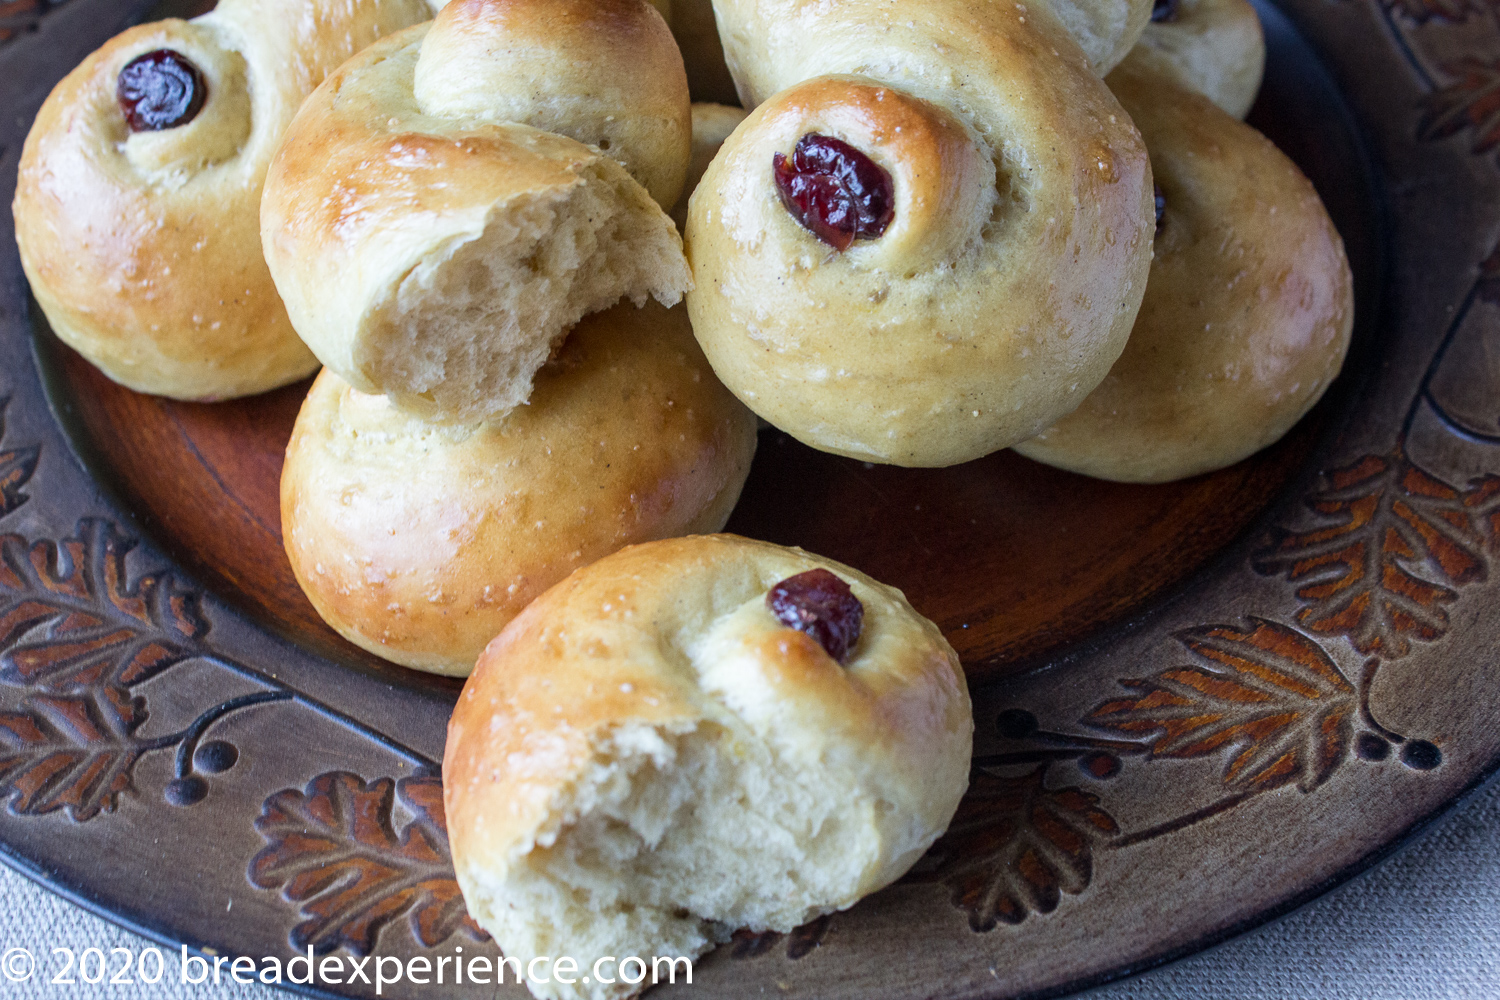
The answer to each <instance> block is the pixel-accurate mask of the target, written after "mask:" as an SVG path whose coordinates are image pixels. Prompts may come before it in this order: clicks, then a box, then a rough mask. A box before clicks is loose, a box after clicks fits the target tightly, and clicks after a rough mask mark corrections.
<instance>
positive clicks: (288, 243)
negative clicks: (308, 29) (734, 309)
mask: <svg viewBox="0 0 1500 1000" xmlns="http://www.w3.org/2000/svg"><path fill="white" fill-rule="evenodd" d="M690 142H691V120H690V115H689V110H688V92H687V80H686V77H685V76H684V73H683V68H682V57H681V55H680V54H679V53H678V51H677V46H676V43H675V42H674V41H673V40H672V35H671V32H670V31H668V29H667V26H666V24H665V22H663V21H662V18H661V15H660V14H658V13H657V12H656V10H655V9H654V8H653V7H652V6H651V5H650V4H649V3H647V2H646V0H453V2H451V3H449V4H448V5H447V6H446V7H444V8H443V10H442V12H441V13H440V14H439V15H438V16H437V18H436V19H435V20H434V21H432V22H431V23H430V24H427V25H420V26H418V27H415V28H412V29H410V30H408V31H405V32H402V33H401V34H398V35H395V36H393V37H391V38H388V39H385V40H383V41H381V42H379V43H377V44H376V45H372V46H371V47H370V48H368V49H366V50H365V51H363V52H361V53H360V54H359V55H358V56H356V57H355V58H353V59H351V60H349V62H347V63H346V64H344V65H343V66H342V67H340V68H339V69H338V71H336V72H335V73H334V74H332V75H331V76H330V77H329V78H328V80H327V82H325V83H324V85H323V86H322V87H320V88H318V90H317V91H315V92H314V93H313V95H312V96H311V97H309V98H308V100H307V103H306V104H304V105H303V107H302V110H301V111H300V112H299V113H298V115H297V118H296V120H295V121H294V122H293V123H292V126H291V128H289V129H288V130H287V136H286V141H285V144H284V145H283V146H282V148H281V151H280V153H279V154H278V155H277V157H276V160H275V162H274V164H273V165H272V168H271V172H270V175H269V176H268V178H267V181H266V196H265V200H264V202H263V203H262V216H261V222H262V236H263V239H264V243H265V251H266V259H267V261H268V262H269V263H270V266H271V273H272V274H273V275H274V276H275V278H276V287H277V288H278V289H280V291H281V294H282V297H283V298H284V299H285V300H286V304H287V311H288V313H290V315H291V318H292V323H293V325H295V326H296V328H297V332H298V333H299V334H301V335H302V338H303V339H304V340H305V341H307V344H308V346H310V347H311V348H312V349H313V352H314V353H315V354H317V356H318V358H319V360H321V361H322V362H323V363H324V364H325V365H327V366H328V367H329V368H331V369H333V370H334V371H335V372H337V373H338V375H339V376H340V377H341V378H343V379H344V380H345V381H347V382H349V383H350V384H351V385H352V386H353V387H354V388H356V389H358V390H359V391H361V392H366V393H378V394H388V395H389V396H390V397H391V399H392V400H393V401H394V402H395V403H396V404H397V405H399V406H401V407H404V408H406V409H409V410H412V411H414V412H417V413H420V414H423V415H424V416H427V417H429V418H432V419H437V420H443V421H449V422H454V423H473V422H475V421H478V420H485V419H490V418H493V417H498V416H501V415H503V414H505V413H506V412H508V411H509V410H510V409H511V408H513V407H515V406H517V405H519V404H520V403H522V402H524V401H525V399H526V398H527V396H528V395H529V394H530V391H531V380H532V376H533V375H534V373H535V372H536V370H537V369H538V368H540V367H541V365H542V364H543V363H544V362H545V361H546V360H547V357H548V356H549V354H550V353H551V352H552V351H553V350H554V348H556V346H557V344H558V343H559V342H560V341H561V339H562V337H563V336H564V335H565V334H566V331H567V329H568V328H569V327H570V326H572V325H573V324H574V323H576V322H577V321H578V320H579V319H580V318H581V317H583V316H584V315H586V314H587V313H590V312H594V311H597V310H599V309H603V308H606V307H608V306H610V305H613V304H614V303H615V302H616V301H618V300H619V299H620V298H622V297H628V298H630V299H632V300H633V301H635V302H636V304H638V305H639V304H640V303H642V302H644V301H645V299H646V298H647V297H648V296H655V297H656V298H657V299H658V300H659V301H661V302H662V303H663V304H666V305H672V304H674V303H676V302H677V301H678V300H679V299H680V298H681V295H682V292H683V291H685V290H686V289H687V288H688V287H689V286H690V285H691V284H692V280H691V278H690V276H689V273H688V269H687V265H686V262H685V260H684V259H683V256H682V250H681V241H680V239H679V238H678V236H677V232H676V229H675V228H674V227H673V225H672V222H671V220H670V219H669V218H668V217H667V215H666V213H665V212H664V211H663V210H662V209H661V208H660V207H659V206H658V204H657V203H656V202H653V201H652V198H653V197H654V198H655V199H657V201H658V202H660V204H661V205H666V206H670V205H671V204H672V203H673V201H674V200H675V199H676V197H677V195H678V192H679V190H680V189H681V186H682V180H683V175H684V173H685V172H686V169H687V161H688V154H689V144H690ZM648 192H649V193H648Z"/></svg>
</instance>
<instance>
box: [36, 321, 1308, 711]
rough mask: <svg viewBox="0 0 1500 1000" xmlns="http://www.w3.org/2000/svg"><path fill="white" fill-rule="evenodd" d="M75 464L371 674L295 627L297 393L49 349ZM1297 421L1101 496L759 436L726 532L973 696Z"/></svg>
mask: <svg viewBox="0 0 1500 1000" xmlns="http://www.w3.org/2000/svg"><path fill="white" fill-rule="evenodd" d="M49 349H50V350H52V351H55V352H56V357H57V360H58V362H59V364H58V366H57V373H58V376H59V377H60V378H61V379H63V380H64V381H65V383H66V389H65V390H63V393H64V395H65V396H66V397H67V398H70V399H72V400H73V402H74V406H75V414H76V417H77V419H78V421H79V428H80V433H82V434H83V435H84V436H85V438H86V441H85V442H82V443H83V444H84V447H83V448H82V449H81V450H82V451H83V452H84V453H85V454H86V455H88V456H89V458H88V461H89V462H90V464H93V465H96V466H97V467H98V468H97V473H98V476H99V479H100V481H101V482H102V483H103V484H105V485H106V486H107V487H108V488H110V489H112V490H114V491H115V492H116V493H117V494H118V495H119V497H120V500H121V502H122V503H123V505H124V506H125V507H126V508H127V509H129V510H130V511H132V512H133V513H134V514H135V516H136V518H137V519H138V520H139V522H140V524H141V526H142V527H143V529H144V530H145V531H146V532H147V533H148V534H150V535H151V536H152V538H153V539H154V540H155V541H156V542H157V543H158V544H159V545H161V546H162V547H163V548H164V549H165V550H166V551H167V552H168V554H169V555H170V556H171V557H172V558H173V559H174V560H175V561H176V562H177V563H178V565H180V566H181V567H182V568H183V569H184V570H186V571H187V572H189V573H191V574H192V575H193V576H195V577H196V578H197V579H198V580H199V581H201V582H202V583H203V584H204V585H206V586H207V587H208V588H209V589H210V590H212V591H214V592H215V593H216V594H218V595H219V596H220V597H222V598H224V599H225V600H227V601H229V602H231V603H232V604H234V605H236V606H238V607H239V608H240V609H242V610H243V611H244V612H245V613H246V614H247V615H249V616H250V617H251V618H253V619H255V620H257V621H260V622H262V623H263V624H265V625H266V626H268V627H269V628H271V629H272V630H273V631H276V632H279V633H281V634H282V635H284V636H286V637H288V638H290V639H291V640H293V641H295V642H297V643H300V644H301V645H303V646H304V647H306V648H308V649H311V650H314V651H316V652H317V653H319V654H321V655H323V656H327V657H329V658H332V659H334V660H338V661H342V662H345V663H349V664H351V665H357V666H360V667H363V668H366V669H374V670H377V671H380V672H382V673H388V674H389V675H390V677H391V679H392V680H393V681H394V682H397V683H410V684H438V685H442V686H449V685H451V682H448V681H444V680H442V679H440V678H429V677H427V676H426V675H421V674H417V673H414V672H412V671H408V670H404V669H402V668H400V667H395V666H391V665H388V664H385V663H383V662H381V661H379V660H377V659H375V658H374V657H372V656H371V655H370V654H368V653H365V652H363V651H361V650H359V649H357V648H355V647H354V646H353V645H351V644H349V643H347V642H345V641H344V640H343V639H342V638H340V637H339V636H338V635H337V634H336V633H334V632H333V631H332V630H331V629H330V628H328V626H327V625H325V624H324V623H323V622H322V620H321V619H319V618H318V615H317V613H316V612H315V611H314V610H313V608H312V605H311V604H309V603H308V601H307V599H306V597H304V596H303V594H302V591H301V590H300V589H299V588H298V586H297V583H296V580H295V579H294V578H293V577H292V569H291V565H290V564H289V563H288V561H287V558H286V554H285V553H284V551H283V550H282V543H281V526H280V515H279V504H278V484H279V480H280V476H281V463H282V457H283V454H284V451H285V448H286V442H287V439H288V438H289V437H290V435H291V430H292V424H293V422H294V421H295V420H296V416H297V409H298V407H299V406H300V404H301V400H302V397H303V395H304V394H305V392H306V390H307V386H308V384H309V383H308V382H302V383H298V384H297V385H293V386H288V387H286V388H284V389H280V390H277V391H275V392H272V393H267V394H266V395H263V396H258V397H254V398H251V399H241V400H234V401H230V402H224V403H212V404H205V403H180V402H175V401H172V400H166V399H160V398H156V397H151V396H143V395H140V394H139V393H135V392H131V391H130V390H128V389H124V388H121V387H120V386H117V385H115V384H114V383H113V382H110V381H109V380H108V379H107V378H105V377H104V376H103V375H101V374H100V373H99V372H98V371H97V370H96V369H94V368H93V366H91V365H89V364H88V363H87V362H85V361H84V360H83V359H82V358H81V357H79V356H78V355H77V354H75V353H73V352H72V351H71V350H69V349H68V348H66V347H64V346H62V345H61V344H56V343H55V342H54V343H53V344H52V345H51V347H50V348H49ZM1315 424H1316V417H1314V418H1313V419H1311V420H1309V421H1304V423H1303V424H1302V425H1301V426H1299V428H1298V429H1297V430H1296V431H1294V432H1293V433H1292V434H1291V435H1290V436H1289V437H1288V438H1287V439H1286V440H1284V441H1282V442H1281V443H1280V444H1279V445H1277V446H1275V447H1273V448H1271V449H1268V450H1267V451H1265V452H1262V453H1261V454H1259V455H1256V456H1254V457H1253V458H1251V459H1249V460H1247V461H1245V462H1242V463H1240V464H1239V465H1236V466H1233V467H1232V468H1229V469H1225V470H1223V471H1221V472H1218V473H1214V474H1212V475H1208V476H1199V477H1197V478H1194V479H1190V480H1186V481H1184V482H1180V483H1172V484H1169V485H1164V486H1128V485H1122V484H1118V483H1106V482H1102V481H1099V480H1093V479H1088V478H1085V477H1083V476H1077V475H1073V474H1071V473H1066V472H1061V471H1059V470H1056V469H1051V468H1048V467H1046V466H1043V465H1039V464H1037V463H1035V462H1031V461H1029V460H1027V459H1024V458H1021V457H1020V456H1019V455H1016V454H1014V453H1012V452H1008V451H1006V452H1001V453H999V454H995V455H991V456H989V457H988V458H985V459H981V460H980V461H977V462H970V463H968V464H966V465H961V466H956V467H953V468H949V469H936V470H933V469H898V468H894V467H889V466H874V465H868V464H866V463H863V462H858V461H854V460H851V459H845V458H838V457H835V456H832V455H825V454H822V453H820V452H817V451H813V450H812V449H810V448H807V447H805V446H803V445H801V444H798V443H797V442H796V441H793V440H792V439H790V438H789V437H787V436H786V435H785V434H782V433H780V432H779V431H776V430H773V429H767V430H765V431H763V432H762V433H761V436H760V450H759V452H758V453H757V455H756V458H755V464H754V467H753V469H752V471H751V474H750V479H749V481H748V482H747V483H746V485H745V491H744V494H743V495H742V497H741V500H740V504H739V506H738V508H736V510H735V513H734V516H733V517H732V518H731V520H730V522H729V525H728V529H727V530H730V531H735V532H738V533H740V534H744V535H749V536H751V537H755V538H764V539H768V540H771V541H775V542H780V543H783V544H788V545H800V546H802V547H804V548H806V549H809V550H811V551H814V552H818V553H820V554H822V555H826V556H830V557H832V558H834V559H838V560H840V561H842V562H847V563H849V564H851V565H853V566H857V567H859V568H860V569H862V570H864V571H865V572H868V573H870V574H871V575H873V576H875V577H876V578H877V579H880V580H884V581H886V582H888V583H891V584H894V585H895V586H898V587H900V588H901V589H902V590H903V591H905V592H906V595H907V596H908V598H910V600H911V601H912V603H913V604H914V605H915V606H916V608H917V609H918V610H919V611H921V612H922V613H923V614H925V615H927V616H928V617H930V618H932V619H933V620H934V621H936V622H937V623H938V624H939V625H940V626H941V627H942V629H943V632H944V634H945V635H947V637H948V639H949V641H950V642H952V643H953V645H954V648H956V649H957V650H958V652H959V654H960V656H962V658H963V660H964V663H965V665H966V667H967V669H968V670H969V673H970V676H971V678H973V679H975V680H981V679H991V678H995V677H998V676H1003V675H1005V674H1008V673H1013V672H1015V671H1017V670H1023V669H1026V668H1028V667H1031V666H1035V665H1037V664H1039V663H1042V662H1045V661H1046V660H1047V659H1048V658H1049V657H1050V656H1051V655H1055V654H1059V653H1061V652H1063V651H1064V650H1066V649H1067V648H1068V647H1070V646H1072V645H1075V644H1076V643H1078V642H1080V641H1084V640H1087V639H1088V638H1089V637H1090V636H1093V635H1096V634H1098V633H1099V632H1100V631H1101V630H1104V629H1107V628H1109V627H1110V626H1111V625H1113V624H1116V623H1119V622H1122V621H1125V620H1127V619H1129V618H1130V617H1131V616H1132V615H1136V614H1139V613H1141V612H1142V611H1143V610H1145V609H1146V608H1148V607H1149V606H1150V605H1151V603H1152V601H1153V599H1155V598H1157V597H1158V596H1160V595H1163V594H1165V593H1169V592H1171V591H1172V590H1173V589H1174V588H1177V587H1179V586H1181V585H1182V583H1183V582H1184V581H1185V580H1187V579H1188V578H1189V577H1190V576H1191V575H1192V574H1193V573H1194V572H1195V571H1197V570H1199V569H1200V568H1202V567H1203V566H1204V565H1205V564H1206V563H1207V562H1208V561H1209V560H1211V559H1212V558H1213V556H1214V555H1215V554H1216V553H1217V552H1219V551H1220V550H1221V549H1222V548H1223V547H1224V546H1225V545H1226V544H1228V543H1229V542H1230V541H1231V540H1233V539H1234V538H1235V537H1236V536H1237V535H1239V534H1240V533H1241V532H1242V531H1244V530H1245V528H1246V527H1247V526H1248V525H1249V524H1250V522H1251V521H1252V520H1253V519H1254V518H1255V516H1256V515H1257V514H1258V513H1259V512H1260V511H1261V510H1262V509H1263V507H1264V506H1265V504H1266V503H1267V502H1268V501H1269V500H1270V499H1271V498H1272V497H1273V496H1275V495H1276V494H1277V492H1278V491H1279V490H1280V489H1281V487H1282V485H1283V484H1284V483H1285V482H1286V480H1287V478H1288V477H1289V476H1290V475H1292V474H1293V473H1294V472H1295V471H1296V470H1297V469H1298V468H1299V467H1300V466H1301V465H1302V462H1303V461H1304V459H1305V456H1306V451H1307V449H1308V447H1309V446H1310V444H1311V441H1312V439H1313V437H1314V436H1315V431H1316V427H1315Z"/></svg>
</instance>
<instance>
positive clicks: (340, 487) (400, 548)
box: [281, 303, 755, 675]
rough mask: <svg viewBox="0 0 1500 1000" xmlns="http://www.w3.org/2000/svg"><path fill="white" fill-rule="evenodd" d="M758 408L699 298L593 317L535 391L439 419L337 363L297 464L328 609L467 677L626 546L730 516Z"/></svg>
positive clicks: (371, 640)
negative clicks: (490, 649)
mask: <svg viewBox="0 0 1500 1000" xmlns="http://www.w3.org/2000/svg"><path fill="white" fill-rule="evenodd" d="M754 453H755V419H754V417H753V416H752V415H751V414H750V413H749V412H748V411H747V410H746V409H745V408H744V407H743V406H741V405H740V404H739V403H738V402H736V401H735V399H734V397H732V396H731V395H730V394H729V393H728V392H727V391H726V390H725V389H724V388H723V386H721V385H720V384H719V383H718V381H717V380H716V379H715V378H714V377H713V372H712V371H710V370H709V367H708V364H707V362H706V361H705V360H704V359H703V355H702V353H701V352H700V351H699V350H698V347H697V344H696V343H694V341H693V337H692V333H691V331H690V330H689V329H688V325H687V317H686V315H685V314H684V310H683V309H682V308H680V307H679V308H677V309H674V310H670V311H669V310H666V309H663V308H662V307H660V306H658V305H655V304H654V303H653V304H649V305H647V306H646V307H645V308H643V309H639V310H638V309H636V308H634V307H633V306H630V305H628V304H627V305H621V306H617V307H615V308H614V309H611V310H608V311H607V312H603V313H596V314H595V315H593V316H590V317H588V318H587V319H585V320H584V321H583V322H582V323H581V324H579V326H578V327H577V328H576V329H574V331H573V333H572V334H571V335H570V336H569V337H568V339H567V341H565V342H564V345H563V347H562V349H561V352H560V353H559V355H558V357H557V358H556V359H555V360H554V361H553V362H552V363H551V364H549V365H548V366H547V367H546V368H544V369H543V370H542V371H541V373H540V374H539V375H538V377H537V380H536V388H535V391H534V393H533V395H532V398H531V402H530V404H529V405H527V406H522V407H519V408H518V409H516V410H514V411H512V412H511V414H509V415H508V416H507V417H505V418H504V419H502V420H500V421H498V422H496V423H493V424H487V425H482V426H479V427H476V428H453V427H444V426H439V425H434V424H431V423H428V422H425V421H423V420H422V419H421V418H419V417H416V416H412V415H410V414H406V413H403V412H401V411H400V410H397V409H395V408H394V407H393V406H391V405H390V403H389V402H388V401H387V400H386V399H385V398H384V397H380V396H367V395H364V394H361V393H358V392H355V391H354V390H352V389H350V388H349V386H348V385H347V384H346V383H344V382H343V381H342V380H340V379H339V378H338V377H337V376H335V375H333V374H332V373H330V372H328V371H324V372H323V374H322V375H321V376H319V378H318V381H317V382H316V383H315V384H314V385H313V389H312V391H311V392H310V393H309V394H308V397H307V400H306V402H305V403H304V404H303V407H302V412H301V413H300V414H299V416H298V418H297V424H296V428H295V430H294V431H293V433H292V439H291V443H290V444H289V445H288V446H287V460H286V466H285V469H284V471H283V473H282V480H281V516H282V530H283V533H284V536H285V539H286V549H287V555H288V556H289V557H290V559H291V563H292V569H293V571H294V572H295V574H296V576H297V580H298V582H299V583H300V584H301V585H302V588H303V590H304V591H306V592H307V595H308V597H309V598H310V599H311V600H312V603H313V606H314V607H316V608H317V610H318V612H319V614H321V615H322V616H323V618H324V619H325V620H327V621H328V623H329V624H330V625H332V626H333V627H334V628H335V629H337V630H338V631H339V632H340V633H341V634H342V635H344V636H345V637H346V638H348V639H349V640H350V641H352V642H354V643H355V644H357V645H359V646H362V647H363V648H365V649H368V650H370V651H371V652H373V653H375V654H376V655H378V656H382V657H384V658H386V659H389V660H393V661H395V662H397V663H401V664H403V665H406V666H410V667H416V668H418V669H421V670H430V671H433V672H436V673H444V674H453V675H465V674H467V673H468V672H469V671H470V670H471V669H473V666H474V661H475V659H476V658H477V657H478V655H479V652H480V651H481V650H482V649H483V648H484V646H485V643H487V642H489V641H490V640H491V639H492V638H494V636H495V634H496V633H498V632H499V631H500V629H501V628H502V627H504V625H505V623H506V622H508V621H509V620H510V619H511V618H512V617H513V616H514V615H515V614H516V613H517V612H519V611H520V610H521V609H522V608H524V607H525V606H526V604H527V603H528V602H529V601H531V599H532V598H534V597H536V596H537V595H538V594H540V593H541V592H542V591H544V590H546V589H547V588H548V587H550V586H552V584H554V583H556V582H557V581H559V580H561V579H562V578H563V577H565V576H567V575H568V574H569V573H571V572H572V571H573V570H575V569H577V568H578V567H579V566H583V565H585V564H587V563H589V562H592V561H593V560H595V559H598V558H599V557H601V556H603V555H606V554H608V553H610V552H613V551H614V550H616V549H618V548H620V547H621V546H625V545H629V544H632V543H635V542H643V541H648V540H651V539H655V538H662V537H667V536H671V535H677V534H684V533H690V532H704V531H717V530H718V529H719V528H721V527H723V525H724V522H725V521H726V520H728V518H729V512H730V511H731V510H732V509H733V507H734V504H735V501H736V500H737V499H738V498H739V493H740V487H741V486H742V485H743V484H744V481H745V476H746V475H747V474H748V473H749V469H750V460H751V458H752V456H753V455H754Z"/></svg>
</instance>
